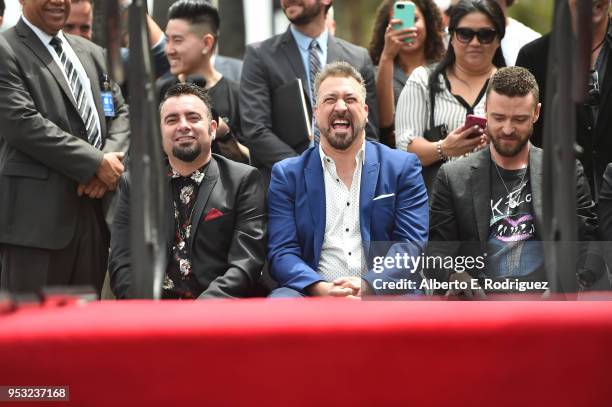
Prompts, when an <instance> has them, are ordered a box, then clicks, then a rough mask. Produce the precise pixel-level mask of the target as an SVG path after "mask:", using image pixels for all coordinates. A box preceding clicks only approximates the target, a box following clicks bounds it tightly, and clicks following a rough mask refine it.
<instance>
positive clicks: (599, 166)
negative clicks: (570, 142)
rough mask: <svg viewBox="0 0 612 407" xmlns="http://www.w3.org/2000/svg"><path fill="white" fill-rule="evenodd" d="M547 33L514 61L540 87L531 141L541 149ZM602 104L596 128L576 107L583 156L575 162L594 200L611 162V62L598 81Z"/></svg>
mask: <svg viewBox="0 0 612 407" xmlns="http://www.w3.org/2000/svg"><path fill="white" fill-rule="evenodd" d="M550 40H551V37H550V34H546V35H544V36H543V37H541V38H538V39H537V40H535V41H532V42H530V43H529V44H527V45H525V46H524V47H523V48H522V49H521V51H520V52H519V55H518V58H517V60H516V65H517V66H522V67H524V68H527V69H529V71H530V72H531V73H532V74H533V76H535V78H536V81H537V82H538V87H539V88H540V102H542V111H541V113H540V119H539V120H538V121H537V122H536V124H535V126H534V133H533V136H532V137H531V142H532V143H533V144H534V145H536V146H538V147H541V146H542V143H543V141H544V138H543V137H544V134H543V126H544V114H545V112H546V111H547V106H546V105H545V98H546V80H547V73H548V51H549V49H550ZM599 85H600V93H601V104H600V108H599V118H598V121H597V125H594V124H593V117H592V114H591V112H590V108H588V107H585V106H577V107H576V110H577V120H576V142H577V143H578V144H579V145H580V146H581V147H582V153H581V154H579V155H578V157H577V158H578V159H579V160H580V162H581V163H582V166H583V167H584V172H585V174H586V176H587V179H588V180H589V186H590V188H591V191H592V193H593V197H594V199H595V201H597V200H598V198H599V189H600V187H601V181H602V177H603V173H604V171H605V170H606V166H607V164H608V163H609V162H612V137H610V129H612V115H610V114H608V112H610V110H611V109H612V60H609V61H608V64H607V67H606V74H605V76H604V81H603V83H601V82H600V84H599Z"/></svg>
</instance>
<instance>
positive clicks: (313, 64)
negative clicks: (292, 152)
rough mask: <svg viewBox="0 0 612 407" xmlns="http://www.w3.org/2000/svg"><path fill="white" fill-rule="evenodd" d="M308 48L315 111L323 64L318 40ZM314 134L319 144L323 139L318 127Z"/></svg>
mask: <svg viewBox="0 0 612 407" xmlns="http://www.w3.org/2000/svg"><path fill="white" fill-rule="evenodd" d="M308 48H309V55H308V59H309V61H310V101H311V105H312V107H313V111H314V106H315V105H316V104H317V100H316V97H315V86H314V83H315V79H316V77H317V74H318V73H319V71H321V62H320V61H319V55H317V54H318V52H317V51H318V50H319V43H318V42H317V40H312V41H311V42H310V46H309V47H308ZM312 132H313V136H314V141H315V143H317V144H318V143H319V139H320V138H321V133H320V132H319V129H318V128H317V126H314V127H313V129H312Z"/></svg>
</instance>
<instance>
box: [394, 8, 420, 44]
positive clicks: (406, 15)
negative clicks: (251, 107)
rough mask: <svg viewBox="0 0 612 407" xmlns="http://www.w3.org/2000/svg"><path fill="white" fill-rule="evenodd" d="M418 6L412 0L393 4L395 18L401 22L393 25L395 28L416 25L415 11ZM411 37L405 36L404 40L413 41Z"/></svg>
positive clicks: (401, 28) (400, 28) (399, 28)
mask: <svg viewBox="0 0 612 407" xmlns="http://www.w3.org/2000/svg"><path fill="white" fill-rule="evenodd" d="M415 10H416V6H415V4H414V3H413V2H411V1H398V2H396V3H395V4H394V5H393V19H394V20H398V21H399V23H397V24H394V25H393V29H394V30H404V29H406V28H412V27H414V13H415ZM411 41H412V39H411V38H405V39H404V42H411Z"/></svg>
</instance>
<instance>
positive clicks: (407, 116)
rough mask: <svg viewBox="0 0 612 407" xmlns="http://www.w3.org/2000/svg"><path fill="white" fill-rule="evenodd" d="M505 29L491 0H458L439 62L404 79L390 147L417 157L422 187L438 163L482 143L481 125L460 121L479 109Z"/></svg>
mask: <svg viewBox="0 0 612 407" xmlns="http://www.w3.org/2000/svg"><path fill="white" fill-rule="evenodd" d="M505 28H506V23H505V18H504V14H503V12H502V10H501V9H500V7H499V5H498V4H497V3H496V2H495V1H494V0H461V1H460V2H459V3H457V5H456V6H454V7H453V9H452V12H451V15H450V22H449V34H450V42H449V45H448V50H447V52H446V54H445V56H444V58H443V59H442V61H441V62H440V63H439V64H438V65H436V66H435V67H433V68H431V67H419V68H417V69H415V70H414V72H413V73H412V75H411V76H410V78H409V80H408V81H407V82H406V86H405V87H404V90H403V91H402V94H401V95H400V98H399V101H398V105H397V113H396V117H395V128H396V135H397V140H396V146H397V148H398V149H400V150H407V151H410V152H413V153H415V154H416V155H417V156H418V157H419V158H420V160H421V163H422V165H423V177H424V178H425V183H426V184H427V186H428V190H430V187H431V185H432V183H433V180H434V179H435V175H436V173H437V170H438V168H439V167H440V165H441V163H442V162H444V161H446V160H447V159H454V158H457V157H461V156H463V155H465V154H467V153H470V152H472V151H474V150H475V149H482V148H483V147H484V146H485V145H486V143H487V138H486V136H485V135H484V131H483V129H482V128H480V127H479V126H470V127H467V128H466V127H465V120H466V115H468V114H476V115H479V116H482V115H483V114H484V104H485V90H486V88H487V83H488V80H489V78H490V77H491V75H493V74H494V73H495V72H496V71H497V69H498V68H500V67H503V66H505V61H504V57H503V54H502V50H501V47H500V42H501V39H502V38H503V37H504V34H505Z"/></svg>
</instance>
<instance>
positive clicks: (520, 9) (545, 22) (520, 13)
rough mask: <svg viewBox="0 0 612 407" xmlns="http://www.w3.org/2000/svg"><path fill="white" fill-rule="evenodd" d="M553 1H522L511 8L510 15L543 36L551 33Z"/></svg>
mask: <svg viewBox="0 0 612 407" xmlns="http://www.w3.org/2000/svg"><path fill="white" fill-rule="evenodd" d="M553 6H554V1H553V0H520V1H518V2H516V4H515V5H513V6H512V7H510V9H509V10H508V14H509V15H510V17H512V18H515V19H517V20H518V21H520V22H522V23H523V24H525V25H527V26H529V27H531V28H533V29H534V30H536V31H537V32H539V33H541V34H546V33H547V32H549V31H550V27H551V26H552V18H553Z"/></svg>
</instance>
